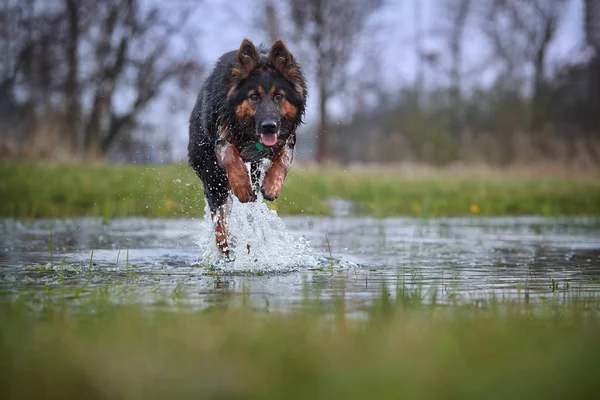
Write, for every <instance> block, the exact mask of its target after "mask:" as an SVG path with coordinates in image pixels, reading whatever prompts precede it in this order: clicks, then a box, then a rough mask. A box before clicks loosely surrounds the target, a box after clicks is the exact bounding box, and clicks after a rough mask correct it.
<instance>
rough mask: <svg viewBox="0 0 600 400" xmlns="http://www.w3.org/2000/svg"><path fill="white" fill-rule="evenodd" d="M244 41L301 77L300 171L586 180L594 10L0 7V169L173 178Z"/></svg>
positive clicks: (129, 3) (41, 3) (597, 88)
mask: <svg viewBox="0 0 600 400" xmlns="http://www.w3.org/2000/svg"><path fill="white" fill-rule="evenodd" d="M245 37H247V38H249V39H251V40H252V41H254V42H255V43H265V45H267V46H268V45H269V44H270V43H272V42H273V41H274V40H275V39H276V38H283V39H284V40H285V41H286V42H287V43H288V46H289V47H290V49H291V51H292V52H293V53H294V55H295V56H296V58H297V59H298V60H299V62H300V63H301V65H302V66H303V68H304V70H305V72H306V74H307V77H308V80H309V94H310V99H309V107H308V112H307V115H306V124H305V125H304V126H302V128H301V131H300V134H299V136H300V141H299V145H298V147H297V157H298V158H299V159H301V160H303V161H305V162H309V161H316V162H337V163H342V164H350V163H368V164H371V163H399V162H414V163H425V164H434V165H445V164H449V163H456V162H466V163H487V164H491V165H508V164H520V163H534V162H547V161H551V162H556V163H564V164H569V165H573V164H575V165H579V166H597V165H598V164H600V0H528V1H523V0H477V1H475V0H421V1H420V0H397V1H391V0H364V1H358V0H343V1H342V0H260V1H255V2H248V1H241V0H239V1H231V0H227V1H220V0H204V1H202V0H171V1H169V2H162V1H158V0H101V1H97V0H1V4H0V48H1V51H0V54H1V58H0V156H1V157H11V158H28V159H34V160H38V159H48V160H55V161H75V162H77V161H86V162H87V161H98V160H107V161H110V162H123V163H125V162H127V163H129V162H135V163H171V162H182V161H185V160H186V146H187V135H188V122H187V121H188V117H189V114H190V112H191V109H192V107H193V104H194V102H195V100H196V96H197V95H198V92H199V90H200V88H201V85H202V81H203V79H204V78H205V77H206V75H207V73H208V72H209V71H210V69H211V68H212V66H213V65H214V63H215V61H216V59H217V58H218V57H219V56H220V55H221V54H222V53H224V52H226V51H229V50H234V49H237V48H238V47H239V44H240V42H241V40H242V39H243V38H245Z"/></svg>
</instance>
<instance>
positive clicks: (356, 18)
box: [288, 0, 382, 163]
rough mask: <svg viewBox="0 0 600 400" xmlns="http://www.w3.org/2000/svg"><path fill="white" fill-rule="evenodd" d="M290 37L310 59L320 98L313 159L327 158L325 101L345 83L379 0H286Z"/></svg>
mask: <svg viewBox="0 0 600 400" xmlns="http://www.w3.org/2000/svg"><path fill="white" fill-rule="evenodd" d="M288 1H289V9H290V12H291V13H290V15H291V23H292V27H293V33H292V36H293V38H294V40H295V41H296V42H297V43H298V44H300V46H301V47H302V48H303V49H304V50H305V51H304V53H303V55H304V57H303V58H304V59H307V60H310V65H311V66H312V68H313V70H314V77H315V81H316V87H317V96H318V99H319V128H318V133H317V147H316V160H317V162H319V163H322V162H324V161H326V160H327V159H328V158H329V157H330V154H331V152H330V148H329V138H328V137H329V134H330V132H329V128H328V125H329V124H328V108H327V107H328V102H329V100H330V99H331V98H332V97H333V96H335V95H336V94H337V93H339V92H340V91H341V90H342V89H343V87H344V85H345V78H346V76H347V75H346V74H347V69H346V67H347V64H348V62H349V60H350V59H351V57H352V56H353V50H354V47H355V46H356V39H357V37H358V35H360V33H361V32H362V31H363V29H364V28H365V26H366V23H367V20H368V18H369V16H370V15H371V14H372V13H373V12H374V11H375V10H377V9H378V8H379V7H380V6H381V5H382V1H380V0H368V1H365V0H348V1H339V0H288Z"/></svg>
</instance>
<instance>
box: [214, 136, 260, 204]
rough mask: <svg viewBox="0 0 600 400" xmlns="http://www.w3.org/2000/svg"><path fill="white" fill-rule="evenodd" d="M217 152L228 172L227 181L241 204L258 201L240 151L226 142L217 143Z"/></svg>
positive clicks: (219, 159) (218, 158)
mask: <svg viewBox="0 0 600 400" xmlns="http://www.w3.org/2000/svg"><path fill="white" fill-rule="evenodd" d="M215 152H216V155H217V160H218V161H219V164H221V166H222V167H223V168H225V170H226V171H227V180H228V181H229V186H230V187H231V190H233V194H235V196H236V197H237V198H238V200H239V201H240V203H247V202H249V201H254V200H256V194H255V193H254V191H253V190H252V186H251V185H250V177H249V176H248V171H247V170H246V166H245V165H244V161H243V160H242V157H240V152H239V150H238V149H237V148H236V147H235V146H234V145H233V144H231V143H229V142H228V141H226V140H219V141H217V144H216V147H215Z"/></svg>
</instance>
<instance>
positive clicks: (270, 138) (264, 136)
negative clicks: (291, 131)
mask: <svg viewBox="0 0 600 400" xmlns="http://www.w3.org/2000/svg"><path fill="white" fill-rule="evenodd" d="M260 142H261V143H262V144H264V145H265V146H273V145H274V144H275V143H277V134H276V133H261V134H260Z"/></svg>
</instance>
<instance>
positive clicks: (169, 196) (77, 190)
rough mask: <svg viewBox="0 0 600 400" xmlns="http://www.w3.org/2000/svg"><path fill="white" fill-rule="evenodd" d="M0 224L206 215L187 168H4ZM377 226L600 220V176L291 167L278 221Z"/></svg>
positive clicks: (279, 202) (0, 184)
mask: <svg viewBox="0 0 600 400" xmlns="http://www.w3.org/2000/svg"><path fill="white" fill-rule="evenodd" d="M0 176H2V180H1V181H0V216H2V217H15V218H39V217H71V216H97V217H104V218H112V217H123V216H148V217H190V216H201V215H203V214H204V200H203V194H202V186H201V184H200V181H199V180H198V179H197V178H196V177H195V175H194V174H193V173H192V171H191V170H190V169H189V168H188V167H187V166H185V165H167V166H150V165H137V166H136V165H57V164H47V163H25V162H15V161H2V162H0ZM330 198H343V199H348V200H352V201H355V202H356V211H357V212H358V213H361V214H367V215H373V216H377V217H383V216H423V217H435V216H460V215H531V214H536V215H548V216H555V215H596V216H597V215H600V179H598V176H597V175H589V174H588V175H585V176H580V175H577V174H573V173H554V172H553V171H538V172H537V173H535V174H529V173H522V172H520V171H519V170H512V171H507V172H506V171H504V172H503V171H484V172H480V171H478V170H469V169H468V168H462V169H458V170H457V169H446V170H441V169H438V170H425V171H415V170H410V169H402V168H391V167H389V168H381V169H373V168H363V169H352V170H344V169H342V168H338V167H336V168H321V169H318V168H306V167H302V166H300V165H296V166H295V167H294V168H293V169H292V171H291V172H290V175H289V177H288V179H287V181H286V185H285V187H284V190H283V192H282V197H281V198H280V199H279V200H277V201H276V202H274V203H273V207H274V208H277V209H278V211H279V212H280V213H281V214H311V215H327V214H329V213H330V209H329V206H328V201H327V200H328V199H330Z"/></svg>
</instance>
